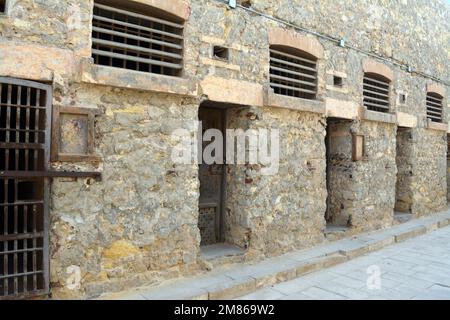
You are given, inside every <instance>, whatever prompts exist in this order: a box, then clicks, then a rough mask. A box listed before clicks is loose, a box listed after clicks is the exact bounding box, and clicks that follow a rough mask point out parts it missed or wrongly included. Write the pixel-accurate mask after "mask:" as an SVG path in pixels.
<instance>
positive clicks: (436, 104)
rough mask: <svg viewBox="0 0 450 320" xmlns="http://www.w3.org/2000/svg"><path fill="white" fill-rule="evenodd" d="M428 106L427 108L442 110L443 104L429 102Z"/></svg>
mask: <svg viewBox="0 0 450 320" xmlns="http://www.w3.org/2000/svg"><path fill="white" fill-rule="evenodd" d="M426 104H427V106H434V107H438V108H442V103H435V102H431V101H427V102H426Z"/></svg>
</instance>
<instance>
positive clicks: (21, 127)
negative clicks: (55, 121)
mask: <svg viewBox="0 0 450 320" xmlns="http://www.w3.org/2000/svg"><path fill="white" fill-rule="evenodd" d="M0 106H1V109H0V172H2V173H3V172H9V174H8V176H3V175H2V176H1V177H0V300H1V299H11V298H22V297H29V296H35V295H41V294H46V293H48V291H49V274H48V270H49V266H48V263H49V261H48V227H47V225H48V219H47V207H46V204H47V203H48V201H46V200H45V199H46V197H48V180H46V178H41V177H37V178H36V177H33V173H34V172H39V171H46V170H47V169H48V165H47V161H48V159H49V142H50V141H49V137H50V131H49V123H50V115H51V112H50V107H51V89H50V87H49V86H46V85H42V84H38V83H34V82H30V81H25V80H16V79H10V78H3V77H0Z"/></svg>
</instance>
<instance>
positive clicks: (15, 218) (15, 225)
mask: <svg viewBox="0 0 450 320" xmlns="http://www.w3.org/2000/svg"><path fill="white" fill-rule="evenodd" d="M18 183H19V182H18V180H17V179H14V235H17V233H18V230H17V226H18V224H19V217H18V212H17V200H18V199H17V192H18ZM17 249H18V247H17V238H16V239H14V260H13V266H14V267H13V272H14V274H15V275H16V274H18V273H19V270H18V264H19V261H18V256H17ZM18 281H19V279H18V278H17V277H14V294H16V295H17V294H18V293H19V282H18Z"/></svg>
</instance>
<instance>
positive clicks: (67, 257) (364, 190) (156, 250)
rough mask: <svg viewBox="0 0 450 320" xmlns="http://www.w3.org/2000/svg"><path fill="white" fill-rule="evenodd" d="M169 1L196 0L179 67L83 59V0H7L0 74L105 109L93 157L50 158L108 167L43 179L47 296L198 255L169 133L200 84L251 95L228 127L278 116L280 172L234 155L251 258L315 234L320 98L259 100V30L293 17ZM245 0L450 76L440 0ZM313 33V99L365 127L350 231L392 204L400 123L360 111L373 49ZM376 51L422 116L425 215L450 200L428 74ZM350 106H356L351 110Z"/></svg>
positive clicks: (230, 232)
mask: <svg viewBox="0 0 450 320" xmlns="http://www.w3.org/2000/svg"><path fill="white" fill-rule="evenodd" d="M161 1H162V0H161ZM167 1H169V0H167ZM170 1H175V2H177V3H178V4H179V3H181V2H183V3H185V4H187V5H188V6H189V10H190V15H189V17H188V20H187V21H186V28H185V35H186V39H185V50H184V55H185V57H184V58H185V59H184V75H183V79H170V78H167V77H158V76H150V75H142V74H139V73H135V72H130V71H123V70H113V69H109V68H97V69H96V68H93V66H92V65H91V61H90V56H91V49H90V47H91V20H92V7H93V0H86V1H85V0H76V1H60V0H46V1H32V0H10V1H9V11H8V13H7V15H5V16H0V76H9V77H16V78H24V79H31V80H36V81H41V82H47V83H51V84H52V85H53V88H54V101H53V102H54V105H55V106H63V107H64V106H78V107H84V108H95V109H98V110H100V111H101V112H102V114H101V115H100V116H99V117H98V118H97V124H96V141H97V145H96V148H95V151H96V153H97V154H98V155H99V156H100V159H101V160H100V161H99V162H98V163H54V164H53V166H54V168H58V169H71V170H81V171H83V170H97V171H101V172H102V180H101V181H99V182H97V181H94V180H92V179H79V180H78V181H72V180H70V179H54V181H53V184H52V200H51V238H50V241H51V250H50V255H51V268H50V269H51V272H52V274H51V282H52V284H51V287H52V291H53V293H54V296H55V297H57V298H67V297H92V296H95V295H98V294H100V293H102V292H106V291H115V290H119V289H123V288H127V287H132V286H135V285H141V284H145V283H157V282H159V281H161V280H164V279H169V278H174V277H177V276H179V275H186V274H191V273H192V272H194V271H196V270H199V269H200V265H201V264H202V260H201V258H200V257H199V243H200V238H199V237H200V235H199V230H198V228H197V216H198V196H199V194H198V193H199V189H198V187H199V185H198V177H197V175H198V168H197V166H196V165H186V166H180V165H175V166H174V164H173V163H172V161H170V159H169V156H170V153H171V149H172V147H173V145H174V142H173V141H172V140H171V139H170V133H171V132H172V130H173V129H175V128H179V127H186V128H188V129H189V130H196V128H195V126H191V125H192V122H190V121H191V120H195V119H197V111H198V105H199V103H200V101H201V99H208V97H209V98H210V99H212V100H221V99H222V100H221V102H233V103H240V104H246V105H248V106H247V107H243V108H233V109H232V110H230V111H229V113H230V121H229V125H230V126H231V127H242V128H243V129H247V128H277V129H280V143H281V150H280V152H281V163H280V169H279V174H278V175H276V176H263V175H261V174H260V172H259V170H260V168H258V167H252V166H245V165H241V166H239V165H237V166H235V167H233V166H230V167H229V173H228V177H227V180H228V200H227V217H226V218H227V219H228V220H227V221H229V222H228V223H229V225H228V226H227V230H226V232H227V240H228V241H229V242H232V243H236V244H238V245H240V246H242V247H247V248H249V251H248V255H249V257H255V256H270V255H276V254H279V253H281V252H286V251H289V250H292V249H295V248H303V247H308V246H312V245H314V244H316V243H318V242H320V241H322V240H323V239H324V236H323V230H324V228H325V220H324V214H325V209H326V185H325V183H326V181H325V143H324V138H325V126H326V124H325V115H326V114H328V111H326V112H321V113H310V112H300V111H293V110H285V109H282V108H277V109H276V108H267V107H264V102H263V92H264V91H263V86H264V85H267V82H268V77H269V51H268V49H269V45H270V44H269V39H268V30H269V29H270V28H282V29H283V28H284V29H286V30H289V31H291V32H292V31H293V29H292V28H290V27H286V26H285V25H283V24H281V23H278V22H274V21H273V20H269V19H266V18H263V17H261V16H258V15H254V14H251V13H249V12H247V11H245V10H244V9H242V8H237V9H230V8H228V7H227V6H226V5H225V4H224V3H221V2H220V1H215V0H190V1H188V0H186V1H184V0H179V1H178V0H170ZM139 2H141V3H150V4H152V3H153V4H155V3H157V2H158V1H157V0H139ZM247 2H248V1H247ZM249 3H251V6H252V8H253V9H255V10H258V11H261V12H263V13H265V14H268V15H272V16H274V17H276V18H279V19H283V20H286V21H287V22H290V23H293V24H296V25H300V26H303V27H306V28H310V29H312V30H315V31H318V32H322V33H325V34H329V35H331V36H333V37H336V38H344V39H346V41H347V43H350V44H354V45H355V46H356V47H358V48H361V49H363V50H368V51H371V52H375V53H378V54H381V55H383V56H384V57H386V58H388V59H392V60H393V61H397V62H403V63H408V64H410V65H412V66H414V67H416V68H418V69H419V70H421V71H424V72H427V73H429V74H432V75H433V76H435V77H438V78H442V79H447V81H448V79H449V70H450V68H449V56H448V46H449V41H448V30H449V29H450V16H449V13H450V10H449V9H448V6H446V5H445V4H444V1H443V0H438V1H432V2H426V1H419V0H417V1H406V0H405V1H396V2H394V1H390V2H387V1H382V0H377V1H372V2H370V4H367V3H366V2H364V1H360V2H350V1H346V0H338V1H336V0H325V1H314V0H307V1H300V0H296V1H292V0H281V1H279V0H253V1H250V2H249ZM165 5H166V4H165ZM299 34H302V35H304V36H305V35H306V34H304V33H302V32H299ZM306 36H307V37H313V36H312V35H306ZM313 38H314V37H313ZM317 40H318V41H319V42H320V44H321V45H322V46H323V48H324V57H323V59H320V61H319V72H318V77H319V83H318V88H319V94H318V97H319V100H320V103H321V104H324V103H325V102H326V100H327V99H330V98H331V99H334V101H337V102H335V106H337V109H338V110H341V109H344V113H345V114H350V116H348V117H347V118H350V119H351V120H354V123H353V124H352V126H351V128H350V130H351V131H352V132H354V133H360V134H364V135H365V136H366V156H367V157H366V159H364V160H362V161H359V162H357V163H354V164H353V165H352V172H351V178H350V175H349V176H348V177H349V179H351V181H352V182H353V183H350V182H349V185H351V186H349V189H348V190H351V194H350V195H349V198H348V199H351V200H352V202H351V203H352V205H349V206H347V207H346V206H344V208H345V210H347V212H346V213H345V214H346V215H347V216H348V217H349V218H350V217H351V219H350V223H351V225H352V226H354V229H355V230H356V231H361V230H372V229H377V228H381V227H385V226H388V225H389V224H390V223H391V221H392V211H393V208H394V203H395V181H396V171H397V169H396V162H395V153H396V152H395V150H396V139H395V134H396V129H395V124H390V123H383V122H376V121H364V120H362V121H361V120H360V119H359V118H360V115H359V113H358V112H357V110H359V108H360V107H361V104H362V85H361V83H362V77H363V60H364V59H366V58H367V56H366V55H364V54H362V53H360V52H357V51H353V50H349V49H348V48H342V47H338V46H337V45H336V43H334V42H330V41H328V40H325V39H323V38H317ZM214 45H222V46H225V47H228V48H229V50H230V61H229V62H228V63H227V62H223V61H217V60H214V59H212V57H211V52H212V47H213V46H214ZM424 57H426V58H424ZM385 64H386V65H387V66H389V67H390V68H391V69H392V71H393V74H394V81H393V83H392V87H393V94H394V96H393V97H392V100H393V102H394V103H393V106H392V110H391V111H392V112H396V111H401V112H405V113H408V114H409V115H411V116H412V117H413V118H414V117H415V118H416V119H417V120H418V121H417V123H418V125H417V126H418V127H419V128H417V129H414V130H413V132H414V133H413V134H414V138H413V141H416V143H417V144H416V146H415V147H414V148H413V149H414V156H413V160H412V161H413V162H414V163H413V164H412V167H413V176H414V177H417V179H415V180H414V181H415V182H414V184H413V189H414V192H413V194H414V196H413V204H412V210H413V212H416V213H417V214H418V215H423V214H431V213H432V212H433V211H435V210H439V209H440V208H442V207H443V205H444V204H445V198H446V191H445V190H446V189H445V188H446V186H445V176H446V173H445V172H446V171H445V170H446V161H445V155H444V154H445V149H446V147H445V132H444V131H436V130H429V129H425V127H426V123H425V117H426V108H425V94H426V92H425V89H426V85H427V83H429V82H430V81H431V80H429V79H425V78H423V77H421V76H418V75H417V74H413V76H412V75H411V74H410V73H407V72H406V71H405V70H403V69H400V68H399V67H397V66H394V65H392V64H390V63H385ZM333 74H339V75H340V76H342V77H343V79H344V83H343V86H342V87H341V88H335V87H333V85H332V75H333ZM119 88H120V89H119ZM136 89H139V90H141V91H139V90H136ZM197 89H198V90H197ZM446 90H447V93H449V89H448V87H446ZM400 91H402V92H406V93H407V97H408V98H407V102H406V103H400V102H399V101H398V100H397V98H396V96H395V95H396V94H397V93H399V92H400ZM447 96H448V94H447ZM231 100H232V101H231ZM444 103H445V106H446V100H445V102H444ZM347 106H352V107H354V108H353V109H352V110H355V112H353V111H352V112H348V113H347V110H345V109H346V108H347ZM328 107H329V106H328V105H327V108H328ZM327 110H328V109H327ZM444 110H445V111H444V122H446V121H447V120H448V116H447V111H446V107H445V108H444ZM349 181H350V180H349ZM414 203H415V204H414ZM73 270H80V272H81V276H82V278H81V282H80V283H79V284H80V286H70V284H71V281H72V280H73Z"/></svg>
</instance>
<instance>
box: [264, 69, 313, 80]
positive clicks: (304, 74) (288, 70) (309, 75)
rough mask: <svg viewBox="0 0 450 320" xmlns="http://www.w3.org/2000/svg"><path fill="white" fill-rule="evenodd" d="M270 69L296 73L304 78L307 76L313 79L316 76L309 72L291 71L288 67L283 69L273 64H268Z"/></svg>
mask: <svg viewBox="0 0 450 320" xmlns="http://www.w3.org/2000/svg"><path fill="white" fill-rule="evenodd" d="M270 69H271V70H274V71H278V72H284V73H290V74H293V75H296V76H299V77H304V78H309V79H314V80H316V79H317V77H316V76H313V75H311V74H306V73H301V72H296V71H292V70H290V69H283V68H279V67H275V66H270Z"/></svg>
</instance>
